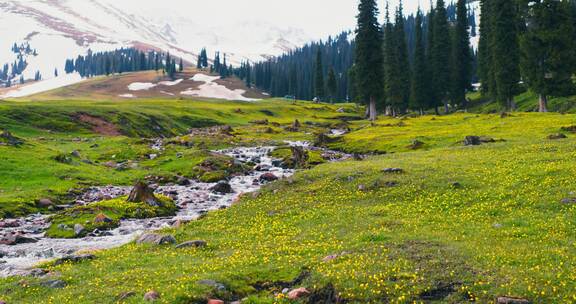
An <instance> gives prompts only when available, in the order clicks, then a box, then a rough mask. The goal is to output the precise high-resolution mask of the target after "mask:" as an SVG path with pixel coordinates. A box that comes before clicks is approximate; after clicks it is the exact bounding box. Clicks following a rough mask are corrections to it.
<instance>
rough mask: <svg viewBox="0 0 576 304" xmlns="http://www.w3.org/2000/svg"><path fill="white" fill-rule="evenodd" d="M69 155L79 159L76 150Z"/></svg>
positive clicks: (78, 153)
mask: <svg viewBox="0 0 576 304" xmlns="http://www.w3.org/2000/svg"><path fill="white" fill-rule="evenodd" d="M70 155H72V156H73V157H76V158H80V157H81V155H80V152H79V151H78V150H74V151H72V152H71V153H70Z"/></svg>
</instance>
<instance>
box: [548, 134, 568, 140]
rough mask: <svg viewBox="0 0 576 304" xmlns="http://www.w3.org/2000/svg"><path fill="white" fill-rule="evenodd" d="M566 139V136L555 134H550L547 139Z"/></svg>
mask: <svg viewBox="0 0 576 304" xmlns="http://www.w3.org/2000/svg"><path fill="white" fill-rule="evenodd" d="M564 138H567V136H566V135H564V134H562V133H556V134H550V135H548V139H551V140H554V139H564Z"/></svg>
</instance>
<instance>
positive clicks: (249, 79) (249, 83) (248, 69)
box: [246, 61, 252, 88]
mask: <svg viewBox="0 0 576 304" xmlns="http://www.w3.org/2000/svg"><path fill="white" fill-rule="evenodd" d="M246 87H248V88H251V87H252V67H250V61H248V62H246Z"/></svg>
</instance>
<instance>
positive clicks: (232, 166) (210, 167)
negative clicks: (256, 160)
mask: <svg viewBox="0 0 576 304" xmlns="http://www.w3.org/2000/svg"><path fill="white" fill-rule="evenodd" d="M248 170H250V168H249V167H248V166H246V165H244V164H241V163H238V162H236V161H234V158H232V157H229V156H223V155H212V156H210V157H208V158H206V159H205V160H204V161H203V162H202V163H200V164H199V165H197V166H196V167H194V168H193V169H192V177H193V178H196V179H198V180H199V181H201V182H205V183H215V182H218V181H221V180H224V179H226V178H228V177H229V176H230V175H232V174H236V173H244V172H247V171H248Z"/></svg>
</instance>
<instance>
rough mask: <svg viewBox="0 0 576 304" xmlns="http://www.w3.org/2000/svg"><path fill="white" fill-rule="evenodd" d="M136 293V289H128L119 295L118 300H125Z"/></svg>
mask: <svg viewBox="0 0 576 304" xmlns="http://www.w3.org/2000/svg"><path fill="white" fill-rule="evenodd" d="M135 295H136V292H134V291H126V292H123V293H121V294H120V295H118V301H124V300H126V299H128V298H130V297H133V296H135Z"/></svg>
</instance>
